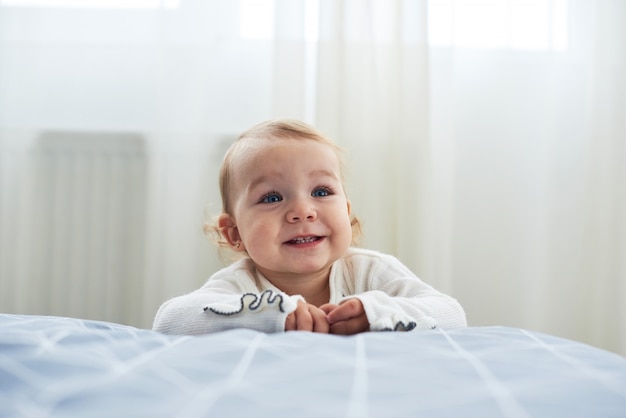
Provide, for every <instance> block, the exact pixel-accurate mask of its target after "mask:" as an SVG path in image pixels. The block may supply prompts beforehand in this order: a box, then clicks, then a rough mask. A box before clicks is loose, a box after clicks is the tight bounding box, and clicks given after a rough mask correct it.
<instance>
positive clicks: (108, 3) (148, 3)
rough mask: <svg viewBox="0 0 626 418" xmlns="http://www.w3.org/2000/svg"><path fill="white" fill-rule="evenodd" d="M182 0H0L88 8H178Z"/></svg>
mask: <svg viewBox="0 0 626 418" xmlns="http://www.w3.org/2000/svg"><path fill="white" fill-rule="evenodd" d="M179 2H180V0H0V5H1V6H15V7H58V8H81V9H83V8H88V9H176V8H177V7H178V4H179Z"/></svg>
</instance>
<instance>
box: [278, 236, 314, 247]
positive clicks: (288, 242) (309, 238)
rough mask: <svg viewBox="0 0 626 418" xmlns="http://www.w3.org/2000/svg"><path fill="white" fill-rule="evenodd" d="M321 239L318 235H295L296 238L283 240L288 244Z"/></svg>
mask: <svg viewBox="0 0 626 418" xmlns="http://www.w3.org/2000/svg"><path fill="white" fill-rule="evenodd" d="M321 239H322V237H318V236H310V237H297V238H294V239H292V240H289V241H287V242H285V244H290V245H299V244H309V243H311V242H315V241H319V240H321Z"/></svg>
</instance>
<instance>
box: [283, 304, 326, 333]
mask: <svg viewBox="0 0 626 418" xmlns="http://www.w3.org/2000/svg"><path fill="white" fill-rule="evenodd" d="M285 331H313V332H320V333H323V334H328V331H329V326H328V322H327V321H326V312H324V311H322V310H321V309H320V308H318V307H317V306H315V305H311V304H308V303H306V302H305V301H303V300H299V301H298V306H297V307H296V310H295V311H293V312H292V313H290V314H289V315H287V319H286V320H285Z"/></svg>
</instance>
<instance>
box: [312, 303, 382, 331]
mask: <svg viewBox="0 0 626 418" xmlns="http://www.w3.org/2000/svg"><path fill="white" fill-rule="evenodd" d="M320 309H321V310H322V311H324V312H326V320H327V321H328V324H329V326H330V333H331V334H340V335H352V334H358V333H360V332H365V331H369V329H370V323H369V321H368V320H367V315H366V314H365V309H364V308H363V303H362V302H361V301H360V300H359V299H357V298H353V299H348V300H346V301H343V302H341V304H340V305H333V304H332V303H327V304H325V305H322V306H320Z"/></svg>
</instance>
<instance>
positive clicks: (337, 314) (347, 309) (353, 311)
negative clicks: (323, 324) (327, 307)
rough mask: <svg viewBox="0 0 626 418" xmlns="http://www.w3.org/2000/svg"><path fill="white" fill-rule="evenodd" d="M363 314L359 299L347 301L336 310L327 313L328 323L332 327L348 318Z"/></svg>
mask: <svg viewBox="0 0 626 418" xmlns="http://www.w3.org/2000/svg"><path fill="white" fill-rule="evenodd" d="M363 313H364V310H363V303H361V301H360V300H359V299H357V298H353V299H348V300H347V301H345V302H343V303H342V304H341V305H339V306H338V307H337V308H336V309H334V310H332V311H331V312H329V313H328V323H330V324H331V325H332V324H334V323H336V322H339V321H346V320H348V319H350V318H354V317H356V316H359V315H361V314H363Z"/></svg>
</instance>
